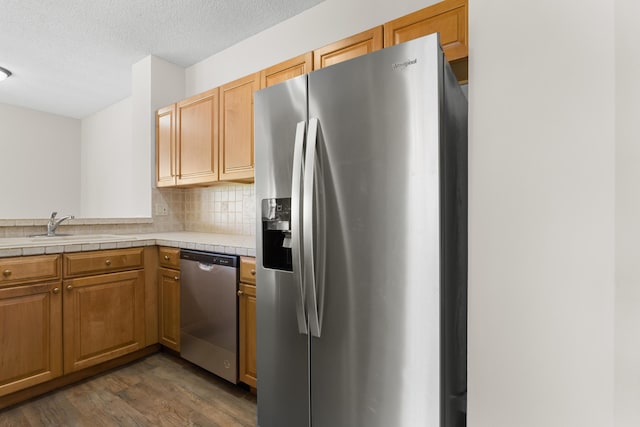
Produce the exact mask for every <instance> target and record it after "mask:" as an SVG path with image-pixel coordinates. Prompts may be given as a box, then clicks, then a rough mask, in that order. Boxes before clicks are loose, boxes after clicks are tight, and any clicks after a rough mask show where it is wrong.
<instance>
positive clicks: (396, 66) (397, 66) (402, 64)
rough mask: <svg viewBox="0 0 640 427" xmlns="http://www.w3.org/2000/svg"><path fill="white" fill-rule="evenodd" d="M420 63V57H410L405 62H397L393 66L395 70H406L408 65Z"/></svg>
mask: <svg viewBox="0 0 640 427" xmlns="http://www.w3.org/2000/svg"><path fill="white" fill-rule="evenodd" d="M417 63H418V58H414V59H409V60H407V61H404V62H397V63H395V64H392V65H391V68H393V69H394V70H400V71H404V70H406V69H407V67H408V66H409V65H414V64H417Z"/></svg>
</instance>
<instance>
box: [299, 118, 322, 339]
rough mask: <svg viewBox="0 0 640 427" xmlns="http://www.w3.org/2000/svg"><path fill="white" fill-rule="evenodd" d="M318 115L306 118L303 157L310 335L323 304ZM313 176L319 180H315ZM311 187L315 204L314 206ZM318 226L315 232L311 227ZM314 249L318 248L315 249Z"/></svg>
mask: <svg viewBox="0 0 640 427" xmlns="http://www.w3.org/2000/svg"><path fill="white" fill-rule="evenodd" d="M318 126H319V122H318V119H317V118H315V117H314V118H311V119H309V131H308V136H307V147H306V155H305V160H304V188H303V203H302V224H303V225H302V226H303V233H302V238H303V245H304V246H303V254H304V282H305V294H306V298H307V311H308V314H309V329H310V330H311V335H312V336H314V337H317V338H320V334H321V330H322V313H323V305H324V252H325V237H324V236H325V220H326V219H325V214H324V193H325V192H324V188H322V186H323V185H324V180H323V179H322V176H321V175H322V169H321V168H318V169H316V167H315V166H316V151H317V146H318ZM316 175H318V176H320V179H318V180H317V181H316ZM314 190H315V194H316V202H317V204H318V206H314ZM314 221H315V225H316V227H317V229H316V231H317V233H316V235H314V233H313V226H314ZM316 249H317V251H316Z"/></svg>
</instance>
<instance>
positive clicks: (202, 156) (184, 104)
mask: <svg viewBox="0 0 640 427" xmlns="http://www.w3.org/2000/svg"><path fill="white" fill-rule="evenodd" d="M218 108H219V107H218V89H217V88H216V89H212V90H209V91H207V92H203V93H201V94H198V95H195V96H192V97H191V98H187V99H185V100H183V101H180V102H178V104H177V107H176V113H177V120H176V125H177V127H178V133H177V135H178V136H177V144H178V157H177V162H178V172H177V174H178V177H177V184H178V185H197V184H207V183H211V182H215V181H217V180H218Z"/></svg>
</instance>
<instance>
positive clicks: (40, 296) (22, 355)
mask: <svg viewBox="0 0 640 427" xmlns="http://www.w3.org/2000/svg"><path fill="white" fill-rule="evenodd" d="M0 343H1V346H0V396H4V395H7V394H9V393H13V392H15V391H18V390H21V389H24V388H27V387H30V386H33V385H36V384H39V383H42V382H45V381H49V380H51V379H53V378H56V377H58V376H60V375H62V292H61V290H60V281H57V282H49V283H37V284H33V285H23V286H16V287H11V288H2V289H0Z"/></svg>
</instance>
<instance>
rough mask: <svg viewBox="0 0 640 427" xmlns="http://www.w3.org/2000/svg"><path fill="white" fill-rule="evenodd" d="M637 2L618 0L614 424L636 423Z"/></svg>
mask: <svg viewBox="0 0 640 427" xmlns="http://www.w3.org/2000/svg"><path fill="white" fill-rule="evenodd" d="M638 16H640V3H638V2H637V1H636V0H616V17H615V24H616V33H615V34H616V148H617V151H616V205H615V206H616V283H617V287H616V333H615V337H616V394H615V398H616V400H615V401H616V427H637V426H639V425H640V404H639V402H640V286H639V285H640V258H639V256H638V254H639V253H640V252H639V250H638V242H640V191H639V190H638V189H639V188H640V167H639V165H640V128H639V127H638V116H639V114H640V82H639V81H638V76H639V75H640V57H638V55H636V54H635V53H636V51H637V49H638V41H639V40H640V27H638V24H637V17H638Z"/></svg>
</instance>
